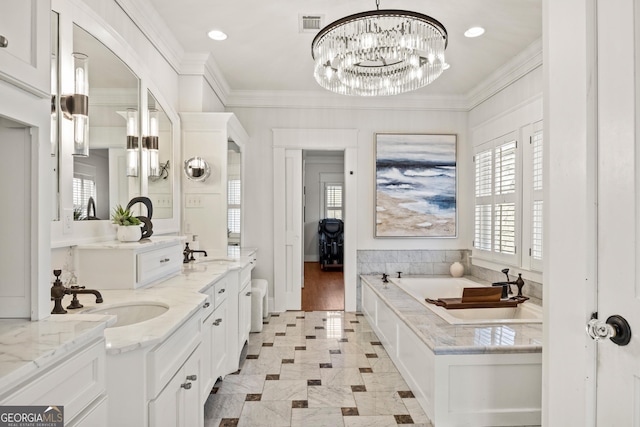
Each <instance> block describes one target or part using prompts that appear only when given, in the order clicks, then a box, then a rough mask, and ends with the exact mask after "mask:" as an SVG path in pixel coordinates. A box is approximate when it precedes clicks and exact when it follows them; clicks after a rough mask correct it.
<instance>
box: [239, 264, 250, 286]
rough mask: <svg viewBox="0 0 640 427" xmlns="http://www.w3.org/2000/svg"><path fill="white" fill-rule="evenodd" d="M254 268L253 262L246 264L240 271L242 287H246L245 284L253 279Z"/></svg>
mask: <svg viewBox="0 0 640 427" xmlns="http://www.w3.org/2000/svg"><path fill="white" fill-rule="evenodd" d="M252 270H253V262H250V263H249V264H247V265H245V266H244V268H243V269H242V271H241V272H240V288H244V286H245V284H246V283H247V282H248V281H250V280H251V271H252Z"/></svg>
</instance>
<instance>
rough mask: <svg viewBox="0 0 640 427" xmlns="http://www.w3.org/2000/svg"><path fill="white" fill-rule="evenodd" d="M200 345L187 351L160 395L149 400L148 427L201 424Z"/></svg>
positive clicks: (201, 360) (202, 421)
mask: <svg viewBox="0 0 640 427" xmlns="http://www.w3.org/2000/svg"><path fill="white" fill-rule="evenodd" d="M201 350H202V347H201V346H200V345H199V346H198V347H196V349H195V350H194V351H193V353H191V355H190V356H189V358H187V360H186V361H185V362H184V364H183V365H182V366H181V367H180V369H179V370H178V371H177V372H176V373H175V375H174V376H173V377H172V378H171V380H170V381H169V382H168V383H167V385H166V386H165V388H164V389H163V390H162V391H161V392H160V394H159V395H158V396H157V397H156V398H155V399H153V400H152V401H151V402H149V426H153V427H197V426H202V425H203V424H204V410H203V407H202V402H201V400H202V399H201V398H200V386H199V383H201V382H202V379H203V378H202V365H203V358H202V351H201Z"/></svg>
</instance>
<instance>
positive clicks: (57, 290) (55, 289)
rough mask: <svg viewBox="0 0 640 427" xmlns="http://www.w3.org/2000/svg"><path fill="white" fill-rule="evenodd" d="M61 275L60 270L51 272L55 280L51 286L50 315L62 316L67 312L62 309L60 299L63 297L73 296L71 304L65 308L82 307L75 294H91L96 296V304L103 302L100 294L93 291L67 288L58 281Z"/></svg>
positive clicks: (80, 287) (75, 287) (78, 287)
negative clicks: (51, 302) (51, 304)
mask: <svg viewBox="0 0 640 427" xmlns="http://www.w3.org/2000/svg"><path fill="white" fill-rule="evenodd" d="M61 274H62V270H53V275H54V276H56V280H55V281H54V282H53V286H51V299H52V300H53V301H54V305H53V310H51V314H64V313H66V312H67V310H65V309H64V308H62V298H64V296H65V295H73V300H71V304H69V306H68V307H67V308H69V309H74V308H82V307H83V305H82V304H80V301H78V295H77V294H93V295H95V296H96V303H97V304H100V303H102V302H103V301H104V300H103V299H102V295H101V294H100V292H98V291H96V290H95V289H85V288H84V286H70V287H68V288H67V287H66V286H64V285H63V284H62V281H61V280H60V275H61Z"/></svg>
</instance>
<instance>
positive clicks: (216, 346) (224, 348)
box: [201, 276, 231, 405]
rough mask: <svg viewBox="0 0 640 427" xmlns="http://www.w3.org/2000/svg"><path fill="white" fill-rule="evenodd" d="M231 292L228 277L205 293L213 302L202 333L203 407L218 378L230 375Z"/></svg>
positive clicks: (220, 280)
mask: <svg viewBox="0 0 640 427" xmlns="http://www.w3.org/2000/svg"><path fill="white" fill-rule="evenodd" d="M229 291H230V289H229V283H228V280H227V277H226V276H223V277H221V278H220V279H218V280H217V281H216V282H214V283H213V284H212V285H211V286H210V287H209V288H208V289H207V290H206V291H205V292H206V293H207V294H208V295H209V297H210V299H211V301H212V310H211V311H210V312H208V313H207V314H205V319H204V324H203V332H202V347H203V352H204V355H205V356H204V360H205V363H204V366H203V377H202V378H203V379H202V382H201V386H202V398H203V402H202V404H203V405H204V401H206V399H207V397H208V396H209V393H210V392H211V389H212V388H213V385H214V384H215V382H216V380H217V379H218V377H224V376H225V375H226V374H229V373H230V372H229V371H228V366H229V362H228V359H229V357H228V352H229V348H230V341H231V340H230V334H229V326H230V322H229V313H228V304H227V296H228V295H229Z"/></svg>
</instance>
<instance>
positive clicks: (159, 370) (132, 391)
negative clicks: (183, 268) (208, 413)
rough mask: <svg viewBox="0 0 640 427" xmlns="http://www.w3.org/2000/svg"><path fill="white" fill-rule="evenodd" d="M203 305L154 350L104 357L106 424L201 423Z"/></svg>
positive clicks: (140, 426)
mask: <svg viewBox="0 0 640 427" xmlns="http://www.w3.org/2000/svg"><path fill="white" fill-rule="evenodd" d="M206 305H207V304H206V303H204V304H203V306H202V308H201V309H200V310H199V311H197V312H196V313H195V314H193V315H192V316H190V317H189V319H187V320H186V321H185V322H184V323H183V324H182V325H181V326H180V327H179V328H178V329H176V330H175V331H174V332H173V333H172V334H171V335H170V336H169V337H168V338H166V339H165V340H163V341H162V342H161V343H158V344H156V345H155V346H150V347H142V348H139V349H135V350H130V351H125V352H122V353H117V352H116V353H113V354H112V353H107V372H108V373H109V375H108V378H107V392H108V395H109V417H108V421H109V422H108V424H109V426H123V427H125V426H131V427H157V426H165V425H166V426H189V427H192V426H194V427H197V426H202V425H203V423H204V414H203V410H202V396H201V390H202V385H201V382H202V381H203V380H204V377H203V375H204V369H203V367H204V363H205V361H206V355H205V354H204V353H203V350H202V343H201V338H202V326H203V322H202V316H203V315H204V314H205V313H206V312H207V309H208V308H209V307H205V306H206Z"/></svg>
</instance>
